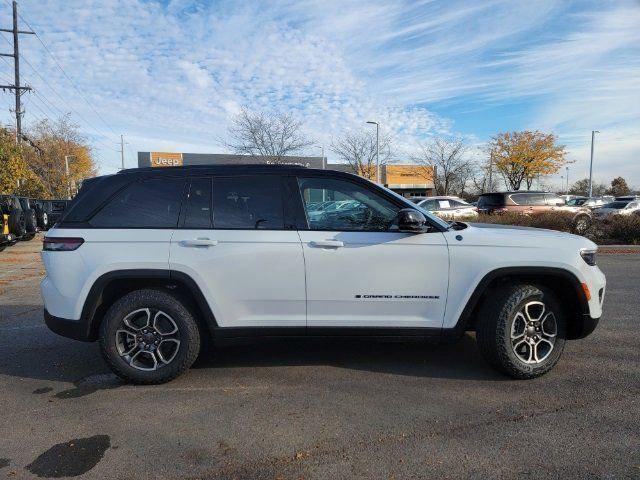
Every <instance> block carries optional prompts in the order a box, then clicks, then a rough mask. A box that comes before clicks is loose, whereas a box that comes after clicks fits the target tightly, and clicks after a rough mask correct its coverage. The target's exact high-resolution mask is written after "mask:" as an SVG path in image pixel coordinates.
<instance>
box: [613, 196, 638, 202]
mask: <svg viewBox="0 0 640 480" xmlns="http://www.w3.org/2000/svg"><path fill="white" fill-rule="evenodd" d="M633 200H640V195H624V196H622V197H616V198H615V199H614V200H612V201H620V202H630V201H633Z"/></svg>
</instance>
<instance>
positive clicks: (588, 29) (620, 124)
mask: <svg viewBox="0 0 640 480" xmlns="http://www.w3.org/2000/svg"><path fill="white" fill-rule="evenodd" d="M19 11H20V15H21V17H22V18H21V22H20V27H21V28H25V29H27V28H29V27H30V28H33V29H34V30H35V31H36V32H37V33H38V37H34V36H32V35H23V36H21V39H20V41H21V44H20V47H21V53H22V54H23V56H22V64H21V70H22V71H21V73H22V82H23V83H25V84H27V85H30V86H31V87H33V89H34V91H33V92H32V93H28V94H26V95H25V96H24V108H25V115H24V123H25V124H26V125H27V126H28V125H29V124H30V123H33V122H35V121H38V120H40V119H42V118H45V117H46V118H56V117H58V116H60V115H61V114H62V113H64V112H71V117H72V119H73V120H74V121H75V122H76V123H78V124H79V125H80V128H81V131H82V132H83V134H84V135H85V136H86V137H87V139H88V140H89V142H90V143H91V145H92V146H93V148H94V151H95V153H96V157H97V158H98V162H99V167H100V171H101V172H102V173H110V172H114V171H116V170H117V169H118V167H119V166H120V151H119V141H120V134H123V135H124V136H125V141H126V142H127V145H126V147H125V164H126V166H127V167H132V166H136V165H137V157H136V152H137V151H178V152H194V153H198V152H205V153H221V152H225V151H226V150H225V147H224V146H223V145H224V139H225V137H226V135H227V128H228V126H229V124H230V122H231V120H232V119H233V117H234V115H236V114H237V113H238V112H239V110H240V109H241V108H242V107H246V108H248V109H249V110H263V111H266V112H290V113H292V114H293V115H295V117H296V118H298V119H299V120H300V121H301V122H302V123H303V128H304V133H305V135H306V136H308V137H309V138H310V139H311V140H313V141H315V142H316V146H313V147H310V148H309V149H308V151H307V152H304V153H306V154H308V155H319V154H320V146H321V145H324V146H325V152H326V155H327V156H328V158H329V161H333V160H336V157H335V155H334V154H333V153H332V152H331V151H330V149H329V145H330V144H331V141H332V139H334V138H337V137H339V136H340V135H341V134H343V133H344V132H345V131H354V132H355V131H365V130H366V129H371V128H375V127H373V126H372V125H367V124H366V121H368V120H371V121H378V122H379V123H380V126H381V129H382V131H383V133H386V134H388V135H390V136H391V138H392V139H393V143H394V145H395V149H396V156H397V158H398V160H399V161H402V160H404V159H409V158H410V157H411V155H412V154H413V153H414V152H415V151H416V150H417V149H418V148H419V146H420V145H421V144H423V143H425V142H428V141H429V139H431V138H433V137H434V136H447V137H463V138H464V139H465V140H466V141H467V143H468V145H469V149H470V154H473V155H483V153H482V152H483V149H484V145H485V144H486V142H487V141H488V140H489V139H490V138H491V136H492V135H495V134H496V133H498V132H504V131H512V130H522V129H539V130H542V131H545V132H552V133H555V134H556V135H558V137H559V142H560V143H562V144H564V145H566V148H567V151H568V156H567V158H568V159H569V160H570V161H571V162H572V163H571V164H570V165H569V176H570V181H574V180H577V179H579V178H585V177H587V176H588V172H589V153H590V141H591V131H592V130H599V131H600V133H599V134H597V135H596V144H595V161H594V177H595V179H596V180H597V181H602V182H607V183H608V182H610V180H611V178H613V177H614V176H618V175H621V176H623V177H625V178H626V179H627V180H628V181H629V183H630V184H632V185H634V186H636V187H638V188H640V0H630V1H625V0H620V1H611V2H609V1H577V2H570V1H566V0H557V1H556V0H535V1H497V0H496V1H493V0H489V1H484V2H481V1H466V2H462V1H455V0H452V1H405V2H403V1H398V0H389V1H375V0H368V1H366V2H365V1H349V0H340V1H338V0H336V1H332V0H324V1H317V0H316V1H309V0H298V1H272V2H269V1H265V2H249V1H236V2H231V1H217V2H216V1H194V0H191V1H186V0H172V1H149V0H145V1H142V0H65V1H60V0H20V2H19ZM10 22H11V10H10V5H9V2H8V0H0V23H2V24H3V25H2V26H3V27H9V26H10ZM2 36H3V37H4V39H0V46H1V45H4V46H5V50H6V51H7V52H9V51H11V38H10V36H9V35H8V34H6V33H4V34H2ZM0 51H2V49H1V48H0ZM12 75H13V66H12V60H11V59H10V58H8V57H1V61H0V81H2V82H3V83H6V82H12V78H13V77H12ZM12 101H13V97H12V95H11V93H10V92H8V91H7V92H4V93H3V92H1V91H0V122H2V123H3V124H5V125H11V124H12V123H13V120H12V114H11V112H10V108H11V106H12ZM561 173H562V174H564V171H563V172H561ZM560 182H561V179H560V173H559V174H558V175H555V176H554V177H552V178H550V179H549V183H550V184H554V183H555V184H556V185H559V184H560Z"/></svg>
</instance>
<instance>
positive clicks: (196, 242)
mask: <svg viewBox="0 0 640 480" xmlns="http://www.w3.org/2000/svg"><path fill="white" fill-rule="evenodd" d="M217 244H218V241H217V240H211V239H209V238H193V239H191V240H182V241H181V242H180V245H182V246H183V247H214V246H216V245H217Z"/></svg>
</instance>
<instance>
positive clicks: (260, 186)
mask: <svg viewBox="0 0 640 480" xmlns="http://www.w3.org/2000/svg"><path fill="white" fill-rule="evenodd" d="M281 183H282V179H281V178H280V176H277V175H261V176H255V175H238V176H229V177H214V178H213V179H211V178H194V179H192V180H191V185H190V189H189V193H188V198H187V200H186V202H185V207H183V211H182V213H181V219H180V228H178V229H177V230H176V231H175V232H174V235H173V238H172V240H171V250H170V261H169V263H170V266H171V269H172V270H177V271H181V272H183V273H186V274H187V275H189V276H191V278H193V279H194V281H196V283H197V284H198V286H199V287H200V289H201V290H202V292H203V294H204V296H205V298H206V299H207V301H208V303H209V306H210V307H211V310H212V312H213V314H214V316H215V318H216V321H217V323H218V325H219V326H220V327H273V326H279V327H282V326H290V327H292V326H296V327H304V326H305V324H306V305H305V289H304V259H303V256H302V248H301V246H300V239H299V237H298V234H297V232H296V231H295V229H291V228H289V229H285V220H284V214H283V197H282V188H281Z"/></svg>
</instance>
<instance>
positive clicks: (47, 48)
mask: <svg viewBox="0 0 640 480" xmlns="http://www.w3.org/2000/svg"><path fill="white" fill-rule="evenodd" d="M18 16H19V18H20V20H22V21H23V22H24V23H25V25H27V27H29V28H30V29H31V31H32V32H33V34H34V35H35V36H36V38H37V39H38V41H39V42H40V43H41V44H42V46H43V47H44V49H45V50H46V52H47V53H48V54H49V56H50V57H51V58H52V59H53V61H54V62H55V64H56V66H57V67H58V69H59V70H60V71H61V72H62V74H63V75H64V76H65V77H66V79H67V80H68V81H69V83H70V84H71V85H72V86H73V88H74V89H75V91H76V92H78V95H79V96H80V98H82V99H83V100H84V101H85V102H86V103H87V105H89V107H90V108H91V110H93V112H94V113H95V114H96V116H97V117H98V118H99V119H100V120H101V121H102V123H104V124H105V126H106V127H107V128H108V129H109V130H111V133H113V134H114V135H115V136H116V137H117V135H118V134H117V133H116V132H115V131H114V130H113V128H111V126H110V125H109V124H108V123H107V121H106V120H105V119H104V118H103V117H102V115H100V113H99V112H98V111H97V110H96V109H95V107H94V106H93V104H92V103H91V102H90V101H89V100H88V99H87V97H85V95H84V94H83V93H82V92H81V91H80V89H79V88H78V86H77V85H76V84H75V82H74V81H73V80H72V79H71V77H70V76H69V75H68V74H67V72H66V71H65V70H64V68H62V65H60V62H59V61H58V59H57V57H56V56H55V55H54V54H53V52H51V50H50V49H49V47H47V45H46V43H44V40H43V39H42V37H40V35H38V33H37V32H36V31H35V30H34V29H33V27H32V26H31V24H30V23H29V22H28V21H27V20H26V19H25V18H24V17H23V16H22V15H18Z"/></svg>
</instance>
